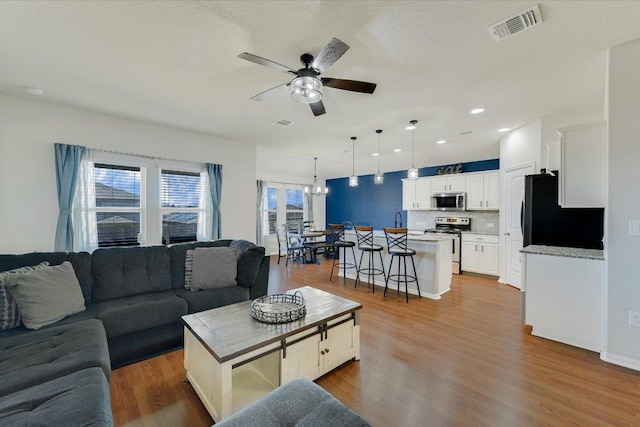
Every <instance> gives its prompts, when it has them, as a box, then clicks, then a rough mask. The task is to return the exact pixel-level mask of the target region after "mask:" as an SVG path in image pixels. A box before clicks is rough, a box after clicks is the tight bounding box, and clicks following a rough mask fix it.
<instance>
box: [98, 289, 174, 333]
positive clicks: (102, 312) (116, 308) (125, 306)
mask: <svg viewBox="0 0 640 427" xmlns="http://www.w3.org/2000/svg"><path fill="white" fill-rule="evenodd" d="M185 314H187V302H186V301H185V300H183V299H182V298H178V297H177V296H176V294H175V293H174V292H173V291H172V290H170V291H164V292H152V293H148V294H144V295H136V296H133V297H128V298H119V299H115V300H109V301H103V302H99V303H98V319H100V320H102V323H104V329H105V330H106V331H107V338H111V337H117V336H120V335H124V334H129V333H131V332H136V331H140V330H144V329H149V328H153V327H155V326H162V325H169V324H171V323H176V322H180V321H181V320H180V317H181V316H184V315H185Z"/></svg>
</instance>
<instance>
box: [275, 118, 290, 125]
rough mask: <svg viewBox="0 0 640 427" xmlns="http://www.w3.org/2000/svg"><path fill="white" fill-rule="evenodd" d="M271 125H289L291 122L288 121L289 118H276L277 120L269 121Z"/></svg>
mask: <svg viewBox="0 0 640 427" xmlns="http://www.w3.org/2000/svg"><path fill="white" fill-rule="evenodd" d="M271 124H272V125H280V126H291V125H292V124H293V122H290V121H289V120H284V119H282V120H278V121H277V122H273V123H271Z"/></svg>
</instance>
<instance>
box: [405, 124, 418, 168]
mask: <svg viewBox="0 0 640 427" xmlns="http://www.w3.org/2000/svg"><path fill="white" fill-rule="evenodd" d="M416 123H418V121H417V120H411V121H410V122H409V126H407V128H406V129H407V130H410V131H411V168H410V169H409V171H408V172H407V178H409V179H417V178H418V168H416V165H415V159H416Z"/></svg>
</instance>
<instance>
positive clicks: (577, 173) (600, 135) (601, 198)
mask: <svg viewBox="0 0 640 427" xmlns="http://www.w3.org/2000/svg"><path fill="white" fill-rule="evenodd" d="M558 134H559V135H560V181H559V188H558V198H559V200H558V202H559V204H560V206H562V207H563V208H602V207H604V205H605V156H606V144H605V143H606V122H605V121H602V122H596V123H589V124H585V125H581V126H574V127H570V128H564V129H558Z"/></svg>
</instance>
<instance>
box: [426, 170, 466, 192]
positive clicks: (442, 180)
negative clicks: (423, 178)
mask: <svg viewBox="0 0 640 427" xmlns="http://www.w3.org/2000/svg"><path fill="white" fill-rule="evenodd" d="M464 191H465V177H464V176H463V175H462V174H457V175H455V176H441V177H437V178H431V192H432V193H459V192H464Z"/></svg>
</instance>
